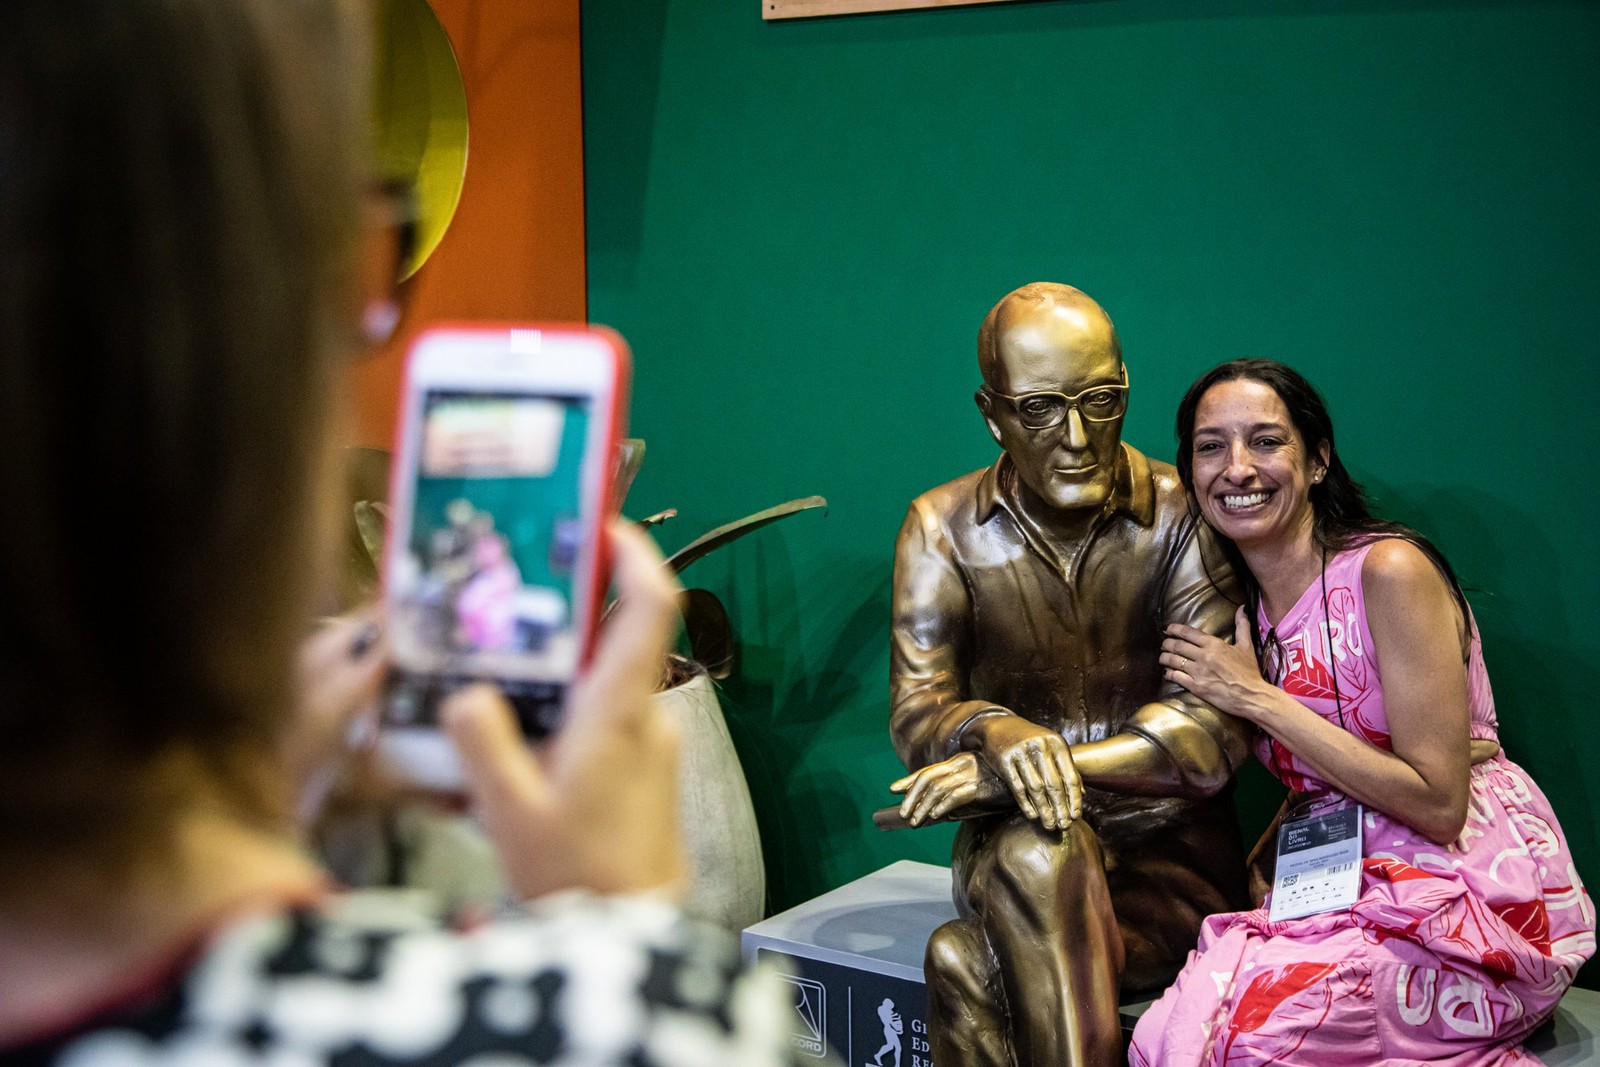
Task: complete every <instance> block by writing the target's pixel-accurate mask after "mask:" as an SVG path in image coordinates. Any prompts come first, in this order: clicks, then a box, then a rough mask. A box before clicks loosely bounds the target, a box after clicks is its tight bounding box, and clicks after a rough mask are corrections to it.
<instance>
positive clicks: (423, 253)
mask: <svg viewBox="0 0 1600 1067" xmlns="http://www.w3.org/2000/svg"><path fill="white" fill-rule="evenodd" d="M375 22H376V35H375V36H376V41H375V47H376V54H375V56H374V63H373V69H374V83H373V94H372V103H373V148H374V153H375V155H376V157H377V161H376V165H377V169H378V173H379V175H380V177H382V178H384V179H388V180H395V179H398V180H401V181H404V182H406V183H408V184H409V185H410V186H411V187H412V189H413V190H414V196H415V201H416V203H415V208H416V214H417V236H416V242H415V246H414V248H413V249H412V251H411V254H410V256H409V257H408V260H407V262H406V264H405V267H404V271H403V273H402V277H410V276H411V275H412V274H415V273H416V271H417V268H419V267H421V266H422V264H423V263H425V262H426V261H427V259H428V256H430V255H432V253H433V250H434V249H435V248H437V247H438V246H439V241H440V239H441V238H443V237H444V232H445V230H446V229H447V228H448V227H449V225H450V220H451V219H452V218H453V217H454V216H455V212H456V205H457V204H459V203H460V201H461V187H462V184H463V183H464V182H465V180H466V172H467V92H466V87H465V85H464V84H463V82H462V79H461V68H460V67H459V66H458V65H457V63H456V54H455V50H454V49H453V48H452V47H451V45H450V38H449V37H448V36H447V35H446V34H445V31H444V27H443V26H441V25H440V24H439V19H438V16H436V15H435V14H434V13H433V8H431V7H429V6H428V3H427V0H379V2H378V4H377V11H376V16H375Z"/></svg>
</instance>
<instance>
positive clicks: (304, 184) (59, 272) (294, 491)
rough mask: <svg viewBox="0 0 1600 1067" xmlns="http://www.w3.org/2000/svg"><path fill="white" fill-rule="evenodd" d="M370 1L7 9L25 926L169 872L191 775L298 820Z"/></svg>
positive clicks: (14, 871)
mask: <svg viewBox="0 0 1600 1067" xmlns="http://www.w3.org/2000/svg"><path fill="white" fill-rule="evenodd" d="M345 7H350V8H352V10H351V11H349V12H348V13H346V12H345V11H344V8H345ZM354 7H355V5H344V4H342V3H338V2H336V0H75V2H73V3H61V2H60V0H14V2H13V3H9V4H7V6H6V9H5V10H6V32H5V33H4V34H0V248H3V249H4V255H3V256H0V427H3V428H4V431H5V434H6V443H5V447H4V448H0V485H3V486H4V487H5V506H4V507H3V508H0V591H3V597H4V600H3V607H0V736H3V737H4V739H5V740H4V742H3V743H0V911H4V910H6V909H7V908H8V907H12V906H14V905H16V904H17V902H18V901H19V900H21V898H22V897H23V896H31V897H33V898H41V895H42V894H45V893H47V892H48V891H49V890H48V889H44V888H41V886H52V885H54V883H53V882H48V881H46V880H45V874H46V872H53V871H57V870H58V868H60V867H61V866H62V865H63V864H69V863H70V864H76V865H78V867H83V866H87V865H89V864H90V863H91V861H92V862H94V863H95V864H97V865H98V866H96V867H95V870H96V876H97V877H99V878H100V880H101V881H102V882H104V881H105V880H106V879H107V878H110V877H112V873H109V872H118V873H120V871H121V870H122V869H124V868H125V867H126V866H127V864H128V863H129V862H131V861H132V859H133V858H134V857H135V856H139V857H143V856H146V855H151V854H155V853H157V852H158V851H159V849H160V847H161V844H162V840H163V835H165V834H167V833H169V832H170V831H171V828H172V827H173V826H174V825H176V820H177V818H178V817H179V815H180V814H181V812H182V811H183V810H186V809H185V808H184V805H185V804H187V803H188V802H189V801H190V800H191V799H192V798H191V797H190V796H189V794H188V792H186V791H185V790H186V789H187V787H188V786H189V785H190V784H191V783H192V782H193V781H195V780H204V781H207V782H212V783H215V787H216V791H217V792H219V793H221V794H222V799H223V800H224V801H225V802H226V803H228V804H230V806H231V807H232V808H233V809H237V811H238V812H239V813H240V814H241V815H242V816H244V817H248V818H251V819H253V820H256V821H260V822H274V821H275V820H276V819H277V818H278V817H279V816H280V815H281V813H282V809H283V807H284V804H285V802H286V799H287V798H286V796H285V794H286V792H287V790H286V789H285V788H284V783H282V782H281V781H279V780H277V777H273V776H271V775H269V774H268V773H267V772H268V770H271V769H274V768H276V765H277V764H276V758H277V756H276V753H277V745H278V743H279V739H280V737H281V735H282V732H283V730H284V728H285V724H286V723H287V722H288V719H289V711H290V709H291V706H292V704H291V701H292V685H293V682H292V668H293V663H294V650H295V648H296V646H297V645H298V643H299V641H300V639H301V637H302V636H303V634H304V633H305V631H306V628H307V626H308V624H309V619H310V616H311V612H312V608H313V599H312V597H313V592H314V587H313V583H314V581H315V579H316V578H317V576H318V573H319V572H318V568H317V567H316V566H315V565H314V563H313V560H314V559H316V558H317V545H318V538H319V537H320V531H319V530H318V527H319V526H320V525H321V524H322V522H323V521H324V519H325V518H326V516H327V515H328V514H329V512H328V511H327V510H326V508H325V507H324V504H325V502H326V501H325V498H326V495H327V494H326V493H325V492H324V491H323V490H324V485H325V481H324V479H323V478H322V477H321V476H320V471H319V470H318V468H319V467H320V466H322V465H324V464H325V463H327V462H328V456H329V455H330V454H331V453H330V451H329V449H328V448H327V445H326V441H327V426H328V424H329V420H330V418H331V417H332V416H331V414H330V411H331V408H332V397H333V395H334V389H335V384H336V382H337V380H338V379H337V375H338V373H339V368H338V357H339V353H340V351H342V346H343V344H344V338H345V336H346V334H347V333H348V330H349V327H348V326H347V325H346V319H347V318H353V316H347V314H346V309H345V308H344V306H343V303H344V294H345V293H346V291H347V290H352V289H353V288H354V286H353V283H352V281H351V279H352V278H353V277H354V270H353V267H354V255H353V253H354V249H355V245H356V238H357V236H358V230H357V225H356V219H357V204H358V196H359V190H360V182H361V177H362V171H363V170H364V160H363V153H362V141H361V133H362V129H363V121H364V118H365V112H364V108H363V106H362V96H361V92H360V86H361V85H362V84H363V82H364V80H365V75H366V68H365V64H364V62H363V58H364V49H363V47H362V45H361V43H360V41H359V38H358V36H357V26H356V24H355V23H354V19H356V18H358V17H359V13H358V12H356V11H354V10H353V8H354ZM76 869H77V867H74V870H76Z"/></svg>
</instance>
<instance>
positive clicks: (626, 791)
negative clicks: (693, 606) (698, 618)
mask: <svg viewBox="0 0 1600 1067" xmlns="http://www.w3.org/2000/svg"><path fill="white" fill-rule="evenodd" d="M611 536H612V538H613V543H614V544H615V547H616V572H617V575H616V576H617V585H618V589H619V591H620V593H621V600H620V602H619V604H618V606H617V611H616V612H615V613H614V614H613V616H612V618H611V620H610V621H609V622H608V623H607V625H606V631H605V634H604V635H603V637H602V639H601V641H600V645H599V648H598V651H597V653H596V655H595V659H594V665H593V667H592V668H591V669H590V670H589V672H588V673H587V674H585V675H584V676H583V678H582V679H580V680H579V681H578V683H577V684H576V685H575V686H574V687H573V692H572V697H571V701H572V702H571V707H570V711H569V715H568V720H567V722H566V724H565V725H564V727H563V728H562V730H561V731H560V732H559V733H558V734H556V735H555V737H553V738H552V739H551V740H550V741H549V743H547V744H546V745H544V746H543V747H542V748H541V749H539V750H538V751H537V752H535V751H533V750H530V749H529V748H528V747H527V744H526V743H525V741H524V740H523V738H522V736H521V733H520V731H519V730H518V729H517V726H516V721H515V717H514V716H513V714H512V712H511V709H510V707H509V706H508V705H507V704H506V703H505V701H504V700H503V699H502V698H501V697H500V694H499V693H498V692H497V691H496V690H494V689H493V688H491V687H489V686H475V687H472V688H469V689H465V690H462V691H461V692H459V693H456V694H454V695H453V696H451V697H450V698H449V699H448V700H447V701H446V702H445V707H444V716H443V718H444V725H445V728H446V730H447V732H448V733H449V736H450V738H451V739H452V740H453V741H454V742H455V744H456V746H457V747H458V749H459V750H460V752H461V756H462V760H463V762H464V763H465V765H466V766H465V769H466V779H467V785H468V789H469V791H470V793H471V795H472V799H473V804H474V807H475V809H476V810H477V812H478V815H479V818H480V819H481V820H482V823H483V827H484V829H485V831H486V832H487V833H488V834H489V837H490V839H491V840H492V841H493V842H494V844H495V847H496V850H497V851H498V852H499V854H500V859H501V863H502V864H503V865H504V867H505V870H506V876H507V878H508V879H509V880H510V882H511V885H512V888H513V889H515V890H516V891H517V893H518V894H519V895H521V896H523V897H525V898H531V897H537V896H541V895H543V894H544V893H549V892H554V891H556V890H560V889H568V888H584V889H591V890H594V891H596V892H601V893H621V892H635V891H640V890H654V891H663V890H665V891H666V892H668V893H670V894H676V893H678V892H681V891H682V889H683V887H684V884H685V874H686V865H685V860H684V850H683V836H682V829H681V826H680V820H679V815H678V811H679V807H678V759H677V753H678V727H677V723H676V721H675V720H673V719H672V718H670V717H669V716H668V715H666V714H665V713H663V712H662V711H661V709H660V708H659V707H658V706H657V705H656V703H655V702H654V700H653V699H652V693H653V691H654V689H655V683H656V680H657V679H658V678H659V676H660V673H661V663H662V658H663V657H664V656H665V655H666V652H667V649H668V646H669V642H670V641H671V638H672V635H673V633H674V631H675V630H676V626H677V618H678V616H677V593H678V591H679V589H678V584H677V582H676V581H674V580H673V579H672V578H671V576H670V575H669V574H668V573H667V571H666V569H665V568H663V567H662V565H661V554H660V553H659V552H658V551H656V548H655V546H654V545H653V544H652V543H651V542H650V540H649V538H647V537H646V536H645V535H644V534H642V533H640V532H639V531H638V530H635V529H633V528H632V527H629V526H627V525H625V524H622V523H617V524H616V525H615V526H614V527H613V529H612V531H611Z"/></svg>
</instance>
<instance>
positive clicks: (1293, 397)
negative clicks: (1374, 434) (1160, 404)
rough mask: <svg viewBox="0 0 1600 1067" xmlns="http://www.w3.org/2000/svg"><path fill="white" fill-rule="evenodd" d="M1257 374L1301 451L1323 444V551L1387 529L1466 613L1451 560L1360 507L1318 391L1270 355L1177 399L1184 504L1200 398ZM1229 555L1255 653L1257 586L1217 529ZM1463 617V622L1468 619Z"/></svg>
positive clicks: (1314, 503) (1362, 502) (1314, 504)
mask: <svg viewBox="0 0 1600 1067" xmlns="http://www.w3.org/2000/svg"><path fill="white" fill-rule="evenodd" d="M1240 380H1244V381H1253V382H1260V383H1261V384H1262V385H1265V386H1266V387H1267V388H1269V389H1271V390H1272V391H1273V392H1274V393H1277V394H1278V399H1279V400H1282V401H1283V406H1284V407H1285V408H1287V409H1288V411H1289V420H1290V421H1291V422H1292V423H1293V424H1294V428H1295V431H1296V432H1297V433H1299V435H1300V439H1301V440H1302V441H1304V442H1305V446H1306V450H1307V452H1308V453H1310V454H1313V455H1315V454H1316V453H1317V451H1318V450H1319V449H1320V447H1321V446H1322V445H1323V444H1326V445H1327V447H1328V463H1327V466H1328V469H1327V472H1326V474H1325V475H1324V476H1323V479H1322V481H1320V482H1314V483H1312V485H1311V512H1312V517H1313V518H1312V527H1311V536H1312V538H1313V539H1314V540H1315V541H1316V543H1317V545H1318V546H1320V547H1321V548H1322V550H1323V551H1324V553H1325V554H1328V555H1331V554H1333V553H1336V552H1342V551H1344V550H1345V549H1348V548H1355V547H1358V546H1360V545H1364V544H1367V543H1369V542H1371V541H1376V540H1379V539H1381V538H1386V537H1396V538H1399V539H1401V540H1403V541H1409V542H1411V543H1412V544H1413V545H1416V546H1417V548H1419V549H1420V550H1421V551H1422V553H1423V555H1425V556H1427V557H1428V559H1429V560H1431V561H1432V563H1433V565H1434V566H1435V567H1437V568H1439V573H1440V574H1441V575H1443V576H1444V579H1445V581H1446V582H1447V583H1449V586H1450V593H1451V596H1452V597H1454V598H1455V602H1456V606H1457V607H1459V608H1460V609H1461V617H1462V619H1463V620H1468V619H1469V618H1470V614H1469V612H1468V610H1467V598H1466V595H1465V594H1464V593H1463V592H1462V591H1461V583H1460V582H1459V581H1458V580H1457V579H1456V572H1455V570H1454V569H1453V568H1452V567H1451V566H1450V561H1449V560H1447V559H1445V558H1444V554H1443V553H1442V552H1440V551H1439V550H1438V549H1437V548H1436V547H1434V544H1433V542H1431V541H1429V540H1428V539H1427V538H1426V537H1423V536H1422V535H1421V534H1419V533H1418V532H1417V531H1415V530H1413V529H1412V528H1411V527H1409V526H1406V525H1404V524H1402V523H1398V522H1390V521H1389V520H1387V519H1380V518H1378V517H1377V516H1375V515H1373V514H1372V511H1371V509H1369V508H1368V507H1367V494H1366V491H1365V490H1363V489H1362V488H1361V484H1360V483H1359V482H1357V481H1356V480H1355V479H1354V478H1352V477H1350V472H1349V471H1348V470H1347V469H1346V468H1345V465H1344V461H1343V460H1342V459H1340V458H1339V450H1338V448H1336V447H1335V445H1334V440H1333V419H1332V418H1331V417H1330V416H1329V415H1328V405H1327V402H1326V401H1324V400H1323V399H1322V394H1321V393H1318V392H1317V390H1316V388H1315V387H1314V386H1313V385H1312V384H1311V383H1310V382H1309V381H1307V380H1306V379H1305V376H1304V375H1302V374H1301V373H1300V372H1299V371H1297V370H1295V369H1293V368H1292V367H1287V366H1285V365H1284V364H1282V363H1279V362H1278V361H1277V360H1272V359H1235V360H1230V361H1229V362H1227V363H1223V364H1221V365H1220V366H1217V367H1213V368H1212V369H1211V370H1209V371H1207V372H1206V373H1204V374H1202V375H1201V376H1200V377H1199V378H1198V379H1197V380H1196V381H1195V383H1194V384H1193V385H1191V386H1189V391H1188V392H1187V393H1185V394H1183V401H1182V402H1181V403H1179V405H1178V459H1177V466H1178V477H1179V478H1180V479H1181V480H1182V481H1183V487H1184V488H1185V489H1186V490H1188V492H1189V501H1190V507H1191V509H1193V508H1195V507H1196V504H1195V500H1194V420H1195V413H1196V411H1197V410H1198V409H1199V407H1200V398H1201V397H1203V396H1205V394H1206V392H1207V390H1209V389H1210V388H1211V387H1212V386H1213V385H1217V384H1218V383H1220V382H1232V381H1240ZM1218 540H1219V541H1220V542H1221V544H1222V547H1223V550H1224V551H1225V552H1226V553H1227V556H1228V559H1229V562H1231V563H1232V564H1233V568H1234V570H1235V571H1236V572H1237V573H1238V575H1239V579H1240V581H1241V583H1242V584H1243V585H1244V590H1245V597H1246V607H1247V608H1248V609H1249V615H1250V632H1251V634H1252V635H1253V636H1254V638H1255V645H1256V651H1257V653H1260V652H1261V651H1262V639H1261V634H1260V632H1259V628H1258V624H1257V621H1256V619H1257V615H1258V609H1259V607H1260V603H1261V587H1260V586H1259V585H1258V584H1257V583H1256V580H1255V577H1254V575H1252V574H1251V573H1250V568H1249V567H1248V566H1246V565H1245V562H1244V557H1243V556H1242V555H1240V553H1239V549H1238V547H1237V546H1236V545H1234V543H1233V542H1232V541H1230V540H1228V539H1227V538H1226V537H1220V536H1219V537H1218ZM1469 625H1470V623H1469Z"/></svg>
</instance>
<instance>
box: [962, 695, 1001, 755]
mask: <svg viewBox="0 0 1600 1067" xmlns="http://www.w3.org/2000/svg"><path fill="white" fill-rule="evenodd" d="M1013 715H1014V713H1013V712H1011V711H1008V710H1006V709H1005V708H1002V707H1000V706H999V705H998V704H991V705H990V706H989V707H987V708H984V709H983V710H982V711H979V712H978V713H977V714H975V715H973V716H971V717H970V718H968V719H967V721H966V722H964V723H962V724H961V726H960V728H959V729H957V730H956V733H955V736H954V737H953V738H951V745H950V753H951V755H954V754H955V753H957V752H982V751H983V750H984V749H985V748H986V747H988V746H987V741H988V736H989V730H990V728H991V727H992V726H993V725H994V724H995V723H996V722H997V721H998V720H1000V719H1009V718H1011V717H1012V716H1013Z"/></svg>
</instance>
